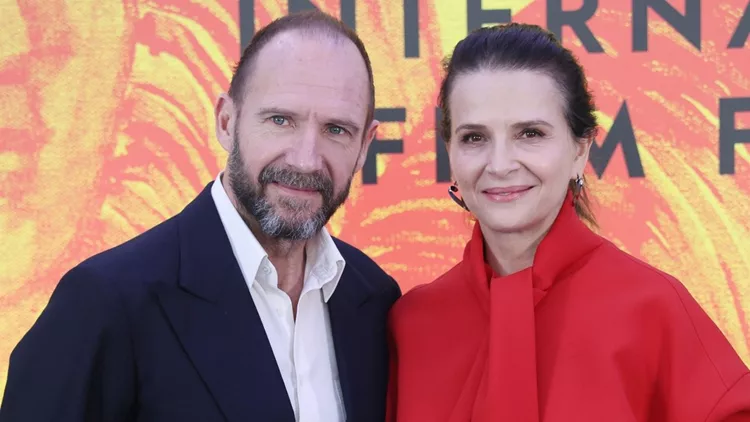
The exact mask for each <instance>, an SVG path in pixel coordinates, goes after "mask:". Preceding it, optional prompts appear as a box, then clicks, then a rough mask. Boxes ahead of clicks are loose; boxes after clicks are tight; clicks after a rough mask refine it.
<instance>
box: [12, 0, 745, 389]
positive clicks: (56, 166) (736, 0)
mask: <svg viewBox="0 0 750 422" xmlns="http://www.w3.org/2000/svg"><path fill="white" fill-rule="evenodd" d="M243 1H245V0H243ZM291 3H295V4H299V3H304V2H300V1H296V2H291ZM312 3H314V4H316V5H317V6H318V7H319V8H321V9H323V10H325V11H328V12H330V13H332V14H334V15H338V14H339V13H340V8H341V6H340V2H339V1H338V0H334V1H324V0H318V1H315V0H313V1H312ZM408 3H411V4H412V5H415V4H416V6H417V7H418V12H419V57H410V58H405V57H404V42H405V41H404V9H403V8H404V3H403V2H402V1H401V0H398V1H395V0H394V1H389V0H357V1H356V2H355V4H356V29H357V31H358V32H359V33H360V34H361V36H362V37H363V39H364V41H365V43H366V45H367V46H368V48H369V51H370V54H371V58H372V60H373V66H374V70H375V80H376V89H377V106H378V107H380V108H404V109H405V111H406V115H405V122H403V123H387V124H385V125H384V126H382V129H381V131H380V133H379V136H378V137H379V138H380V139H402V140H403V154H380V155H378V157H377V166H376V169H377V178H378V183H377V184H363V183H362V182H361V178H359V177H357V178H356V179H355V183H354V185H353V187H352V194H351V198H350V200H349V201H348V203H347V204H346V205H345V206H344V207H343V208H342V209H341V210H340V212H338V213H337V214H336V215H335V216H334V218H333V219H332V221H331V223H330V230H331V231H332V232H333V233H334V234H335V235H337V236H340V237H341V238H343V239H345V240H347V241H350V242H352V243H354V244H355V245H357V246H359V247H361V248H362V249H363V250H364V251H365V252H367V253H368V254H370V256H372V257H373V258H374V259H375V260H376V261H378V262H379V263H380V264H381V265H382V266H383V267H384V268H385V269H386V270H387V271H388V272H389V273H390V274H392V275H393V276H394V277H395V278H396V279H397V280H398V281H399V282H400V284H401V285H402V287H403V289H404V290H408V289H409V288H411V287H412V286H414V285H415V284H418V283H423V282H427V281H430V280H431V279H432V278H433V277H435V276H436V275H438V274H440V273H441V272H443V271H445V270H446V269H447V268H449V267H450V266H451V265H453V264H454V263H455V262H456V261H457V259H458V258H459V257H460V256H461V251H462V248H463V246H464V242H465V240H466V239H467V236H468V234H469V226H468V224H467V221H466V216H465V215H464V213H463V212H462V211H461V210H460V209H459V208H458V207H457V206H456V205H455V204H453V203H452V202H451V201H450V199H448V197H447V195H446V188H447V184H445V183H436V163H435V161H436V150H435V144H436V142H435V132H434V128H435V99H436V94H437V88H438V84H439V81H440V77H441V72H440V67H439V64H440V61H441V59H442V58H443V57H444V56H445V55H446V54H447V53H448V52H449V51H450V50H451V48H452V46H453V45H454V44H455V43H456V42H457V41H458V40H459V39H461V38H462V37H463V36H465V35H466V32H467V17H468V14H467V7H469V6H467V4H469V3H474V4H481V5H482V7H484V8H485V9H510V10H511V11H512V16H513V20H515V21H526V22H533V23H538V24H540V25H542V26H545V25H546V18H547V1H543V0H542V1H538V0H537V1H524V0H515V1H513V0H497V1H489V0H484V1H482V2H478V1H473V2H472V1H468V2H463V1H457V0H436V1H428V0H420V1H416V0H415V1H408ZM583 3H584V2H583V1H582V0H571V1H563V2H562V4H563V6H564V7H565V8H568V9H576V8H579V7H581V5H582V4H583ZM586 3H591V2H589V1H587V2H586ZM632 3H633V2H631V1H623V0H601V1H599V5H598V10H597V11H596V14H595V15H594V17H593V18H591V19H590V20H589V21H588V26H589V28H590V29H591V31H592V33H593V34H594V35H595V36H596V38H597V40H598V41H599V43H600V44H601V45H602V46H603V48H604V52H603V53H601V54H595V53H588V52H587V51H586V50H585V49H584V46H583V45H582V43H581V42H580V40H579V39H578V37H576V36H575V34H574V33H573V32H572V30H570V29H569V28H566V29H565V30H564V31H563V35H564V38H565V44H566V45H567V46H569V47H570V48H572V49H573V50H574V51H575V52H576V53H577V54H578V55H579V56H580V58H581V60H582V62H583V64H584V66H585V67H586V69H587V72H588V75H589V77H590V82H591V85H592V88H593V89H594V91H595V94H596V99H597V102H598V105H599V108H600V110H601V114H600V118H601V122H602V123H603V129H604V131H603V133H602V137H601V139H602V140H603V139H604V138H605V137H606V135H607V131H608V130H609V129H610V127H611V125H612V123H613V121H614V119H615V117H616V115H617V113H618V111H619V110H620V107H621V104H622V103H623V101H627V104H628V110H629V113H630V120H631V122H632V126H633V129H634V132H635V136H636V138H637V143H638V153H639V155H640V159H641V162H642V166H643V171H644V173H645V177H642V178H641V177H630V176H629V174H628V171H627V168H626V165H625V160H624V155H623V153H622V149H621V148H620V147H618V148H617V149H616V150H615V152H614V155H613V156H612V158H611V160H610V162H609V165H608V166H607V168H606V171H605V172H604V175H603V177H602V178H601V179H598V178H597V177H596V175H595V174H594V172H593V171H592V173H591V174H590V176H589V178H590V179H591V182H590V188H591V189H592V191H593V192H594V194H595V196H596V199H597V208H596V210H597V211H598V215H599V218H600V220H601V225H602V230H601V232H602V234H603V235H604V236H606V237H608V238H609V239H611V240H613V241H614V242H615V243H616V244H617V245H619V246H620V247H621V248H622V249H624V250H626V251H627V252H629V253H632V254H634V255H636V256H638V257H640V258H642V259H644V260H646V261H648V262H650V263H652V264H654V265H655V266H657V267H659V268H662V269H664V270H665V271H667V272H670V273H672V274H674V275H676V276H677V277H678V278H680V279H681V280H682V281H683V282H684V283H685V285H686V286H687V287H688V289H689V290H690V291H691V292H692V293H693V294H694V295H695V297H696V298H697V299H698V301H699V302H700V303H701V304H702V305H703V306H704V307H705V309H706V310H707V312H708V313H709V314H710V315H711V317H712V318H713V319H714V320H715V321H716V322H717V324H718V325H719V327H720V328H721V329H722V330H723V332H724V333H725V334H726V335H727V336H728V337H729V339H730V341H731V342H732V344H733V345H734V346H735V347H736V349H737V351H738V352H739V354H740V355H741V356H742V358H743V359H744V360H745V362H747V363H750V316H748V313H750V219H749V218H748V216H749V215H750V195H748V194H749V193H750V154H749V153H748V148H747V147H746V146H745V145H743V144H737V145H736V146H735V148H734V157H735V161H736V164H735V173H734V174H733V175H722V174H720V172H719V158H718V155H719V154H718V152H719V145H718V142H719V133H720V131H719V126H720V123H723V124H726V122H720V121H719V117H720V116H719V99H720V98H729V97H733V98H743V97H750V79H749V78H750V77H749V76H748V74H747V69H748V68H747V66H748V63H750V51H748V50H750V48H748V47H744V48H727V46H728V43H729V40H730V38H731V37H732V35H733V34H734V32H735V30H736V29H737V28H738V25H739V24H740V21H741V19H742V16H743V13H747V12H746V9H747V8H748V4H747V3H748V1H747V0H724V1H721V2H718V1H711V2H707V1H704V2H703V5H702V10H700V15H701V16H700V20H701V33H700V40H701V44H700V45H701V48H700V50H699V49H697V48H696V47H695V46H693V45H692V44H691V43H690V42H689V41H688V40H687V39H686V38H685V37H684V36H682V35H681V34H680V33H679V32H678V31H677V30H676V29H674V27H673V26H672V25H670V24H668V23H667V22H666V21H665V20H664V19H663V18H662V17H660V16H659V14H657V13H655V12H649V15H648V16H649V35H648V37H649V45H648V51H645V52H644V51H636V52H634V51H633V41H632V32H633V27H634V25H633V22H632V14H631V10H632V9H631V8H632ZM654 3H655V2H654ZM670 3H671V4H672V5H673V6H674V7H675V8H676V10H677V12H679V13H685V11H686V4H685V3H686V2H685V1H684V0H674V1H671V2H670ZM687 3H696V2H693V1H688V2H687ZM243 7H246V6H243ZM254 11H255V13H254V19H255V22H254V23H255V27H256V28H258V27H259V26H261V25H264V24H266V23H268V22H269V21H270V20H271V19H273V18H276V17H279V16H282V15H283V14H285V13H287V12H288V6H287V2H286V1H276V0H274V1H256V2H255V9H254ZM239 16H240V13H239V10H238V2H237V0H218V1H211V0H196V1H192V2H184V1H178V0H75V1H73V0H68V1H65V0H50V1H44V2H41V1H36V2H34V1H18V2H15V1H12V0H0V27H1V28H3V41H2V42H1V43H0V142H1V144H0V146H1V148H0V236H1V239H2V241H0V391H2V389H3V388H4V386H5V379H6V375H7V362H8V356H9V354H10V352H11V350H12V348H13V347H14V346H15V344H16V343H17V342H18V340H19V339H20V337H21V336H22V335H23V333H24V332H25V331H26V330H27V329H28V328H29V327H30V325H31V324H32V323H33V321H34V320H35V319H36V318H37V316H38V315H39V313H40V312H41V310H42V309H43V307H44V306H45V304H46V302H47V300H48V298H49V295H50V293H51V291H52V289H53V288H54V286H55V284H56V283H57V281H58V280H59V278H60V276H61V275H62V274H63V273H64V272H65V271H66V270H67V269H69V268H70V267H71V266H73V265H75V264H76V263H78V262H79V261H81V260H82V259H84V258H85V257H87V256H89V255H91V254H94V253H96V252H98V251H101V250H103V249H105V248H107V247H110V246H113V245H115V244H117V243H119V242H122V241H124V240H126V239H128V238H130V237H132V236H135V235H137V234H138V233H140V232H142V231H144V230H145V229H147V228H149V227H151V226H153V225H155V224H157V223H159V222H161V221H163V220H164V219H166V218H167V217H169V216H171V215H173V214H175V213H177V212H179V211H180V210H181V208H182V207H183V206H184V205H185V204H186V203H187V202H188V201H190V200H191V199H192V198H193V197H194V196H195V195H196V194H197V193H198V192H199V191H200V190H201V189H202V188H203V186H204V185H205V183H206V182H208V181H210V180H211V179H212V178H214V177H215V176H216V174H217V172H218V171H219V169H220V168H221V167H222V166H223V163H224V161H225V159H226V157H225V155H224V153H223V151H222V150H221V148H220V147H219V145H218V142H217V141H216V140H215V138H214V129H213V117H212V109H213V101H214V99H215V98H216V95H217V94H218V93H220V92H221V91H222V90H224V89H225V88H226V87H227V86H228V80H229V77H230V74H231V66H232V64H233V62H234V61H235V60H236V59H237V57H238V55H239V42H240V29H239V27H240V25H239ZM741 64H744V67H743V66H741ZM749 115H750V113H744V114H743V113H737V114H736V122H735V123H734V128H733V129H735V130H741V129H743V128H748V127H750V118H749V117H750V116H749ZM747 137H748V136H745V138H747ZM599 142H600V143H601V140H600V141H599ZM571 241H575V239H571ZM61 364H64V363H62V362H61ZM0 394H1V393H0Z"/></svg>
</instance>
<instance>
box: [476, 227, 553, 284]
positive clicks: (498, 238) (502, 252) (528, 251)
mask: <svg viewBox="0 0 750 422" xmlns="http://www.w3.org/2000/svg"><path fill="white" fill-rule="evenodd" d="M551 217H552V218H548V219H546V220H545V221H542V222H541V223H539V224H537V225H535V226H534V227H531V228H529V229H526V230H521V231H516V232H498V231H494V230H491V229H489V228H487V227H486V226H484V225H481V223H480V227H481V228H482V236H483V237H484V243H485V257H484V258H485V260H486V261H487V263H488V264H489V265H490V267H491V268H492V270H493V271H494V272H495V274H497V275H499V276H506V275H509V274H513V273H517V272H519V271H522V270H525V269H526V268H529V267H531V266H532V264H533V263H534V257H535V256H536V251H537V248H538V247H539V244H540V243H541V242H542V239H544V237H545V236H546V235H547V232H549V229H550V228H551V227H552V224H553V223H554V222H555V218H556V217H557V214H555V215H554V216H551Z"/></svg>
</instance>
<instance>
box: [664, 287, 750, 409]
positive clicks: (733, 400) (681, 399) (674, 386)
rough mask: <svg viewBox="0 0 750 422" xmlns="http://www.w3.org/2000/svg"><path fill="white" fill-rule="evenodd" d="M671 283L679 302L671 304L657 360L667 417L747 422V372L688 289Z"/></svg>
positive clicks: (749, 395) (749, 403) (749, 402)
mask: <svg viewBox="0 0 750 422" xmlns="http://www.w3.org/2000/svg"><path fill="white" fill-rule="evenodd" d="M670 281H671V284H672V288H673V289H674V291H675V292H676V293H677V296H678V297H679V299H680V300H679V302H677V301H675V302H674V303H673V304H672V305H673V306H670V307H671V312H669V315H670V319H671V323H670V324H669V329H668V330H667V333H666V334H667V335H666V339H665V340H666V341H667V343H668V344H669V345H670V347H669V348H668V350H669V353H666V354H665V355H664V356H663V362H662V367H663V368H668V369H667V370H666V371H664V372H663V373H662V379H661V381H662V383H663V385H665V386H667V387H668V388H667V390H668V391H669V393H670V394H668V395H667V397H665V399H666V400H665V402H666V403H665V404H666V406H667V407H668V408H670V409H671V411H670V412H669V413H670V416H671V417H670V418H669V419H670V420H675V421H681V420H702V421H705V422H750V370H748V368H747V366H746V365H745V364H744V363H743V361H742V359H741V358H740V357H739V355H738V354H737V352H736V351H735V350H734V348H733V347H732V345H731V344H730V343H729V341H728V340H727V338H726V337H725V336H724V334H723V333H722V331H721V330H720V329H719V327H718V326H717V325H716V324H715V323H714V321H713V320H712V319H711V317H710V316H709V315H708V314H707V313H706V312H705V311H704V310H703V308H701V306H700V305H699V304H698V302H697V301H696V300H695V299H694V298H693V297H692V295H691V294H690V293H689V292H688V290H687V289H686V288H685V287H684V286H683V285H682V284H681V283H680V282H679V281H677V280H674V279H670ZM685 316H687V318H685ZM704 415H705V416H704ZM704 418H705V419H704Z"/></svg>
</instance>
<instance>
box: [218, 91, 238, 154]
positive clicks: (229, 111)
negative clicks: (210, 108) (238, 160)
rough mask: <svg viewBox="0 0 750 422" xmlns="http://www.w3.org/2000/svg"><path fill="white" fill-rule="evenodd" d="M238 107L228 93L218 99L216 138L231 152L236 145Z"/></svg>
mask: <svg viewBox="0 0 750 422" xmlns="http://www.w3.org/2000/svg"><path fill="white" fill-rule="evenodd" d="M237 111H238V109H237V107H236V106H235V103H234V101H233V100H232V98H230V97H229V95H228V94H226V93H222V94H221V95H219V98H218V99H217V100H216V106H215V107H214V116H215V119H216V139H218V140H219V143H220V144H221V147H222V148H224V150H225V151H226V152H231V151H232V147H233V145H234V134H235V125H236V124H237Z"/></svg>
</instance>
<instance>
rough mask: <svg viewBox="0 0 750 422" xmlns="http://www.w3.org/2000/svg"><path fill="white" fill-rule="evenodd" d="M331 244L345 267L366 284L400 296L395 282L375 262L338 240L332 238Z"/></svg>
mask: <svg viewBox="0 0 750 422" xmlns="http://www.w3.org/2000/svg"><path fill="white" fill-rule="evenodd" d="M333 242H334V243H335V244H336V247H337V248H338V250H339V252H340V253H341V256H343V257H344V260H345V261H346V265H347V267H349V266H350V267H352V268H353V269H356V270H357V272H359V273H360V274H362V276H363V277H364V278H365V279H366V280H367V282H368V283H372V284H374V285H375V286H376V288H378V289H386V290H389V291H394V292H395V293H394V294H396V295H397V296H399V297H400V296H401V288H400V287H399V285H398V283H397V282H396V280H394V279H393V277H391V276H390V275H389V274H388V273H386V272H385V270H383V268H381V267H380V265H378V263H377V262H375V260H373V259H372V258H370V257H369V256H368V255H367V254H366V253H364V252H362V251H361V250H359V249H358V248H356V247H355V246H353V245H351V244H349V243H347V242H345V241H343V240H341V239H339V238H336V237H333Z"/></svg>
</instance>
